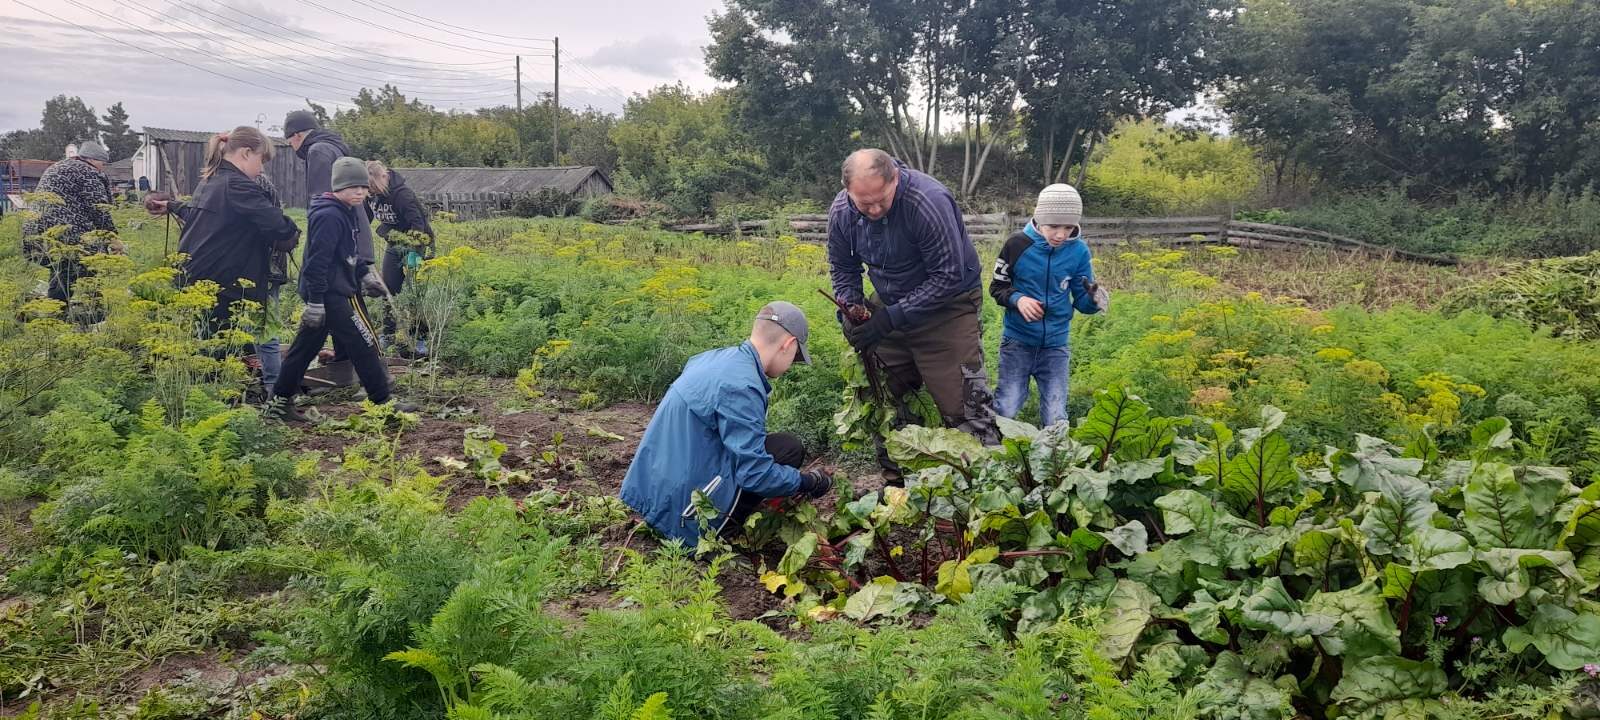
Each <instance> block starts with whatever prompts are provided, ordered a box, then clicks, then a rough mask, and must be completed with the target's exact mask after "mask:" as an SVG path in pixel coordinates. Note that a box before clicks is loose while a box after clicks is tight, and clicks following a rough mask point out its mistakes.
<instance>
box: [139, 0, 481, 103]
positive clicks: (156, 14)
mask: <svg viewBox="0 0 1600 720" xmlns="http://www.w3.org/2000/svg"><path fill="white" fill-rule="evenodd" d="M122 2H123V3H125V4H127V5H131V6H134V7H137V8H140V9H142V10H144V11H145V13H146V14H147V15H149V17H150V18H152V19H154V20H156V21H157V22H163V21H165V22H168V23H171V24H174V25H179V26H181V27H185V28H189V29H191V30H194V31H195V32H198V33H201V34H206V33H212V34H217V33H215V32H214V31H213V30H211V29H209V28H203V27H200V26H197V25H194V24H192V23H189V22H187V21H183V20H177V19H169V20H163V16H162V15H161V13H160V11H158V10H156V9H154V8H151V7H149V6H147V5H144V4H143V3H140V2H138V0H122ZM218 35H219V37H218V38H217V41H218V42H221V43H225V44H228V45H230V46H238V47H241V48H243V50H244V51H245V52H247V53H251V56H252V57H257V56H258V55H260V54H261V49H260V48H258V47H255V46H253V45H250V44H248V43H246V42H243V41H230V40H226V39H223V37H221V36H220V34H218ZM265 41H266V42H269V43H272V44H274V45H277V46H278V47H282V48H286V49H288V48H287V46H285V45H282V44H280V43H276V42H273V41H271V40H265ZM281 59H282V60H286V61H288V62H292V63H295V64H297V65H303V66H305V67H309V68H314V69H317V70H321V71H324V72H329V73H333V74H334V75H335V76H339V75H342V74H345V73H346V72H347V71H348V69H347V68H337V67H330V66H327V65H322V64H318V63H313V62H310V61H307V60H302V59H300V58H298V57H294V56H293V55H286V56H283V57H282V58H281ZM412 85H413V88H412V89H414V90H416V91H418V92H422V93H427V94H429V95H433V96H435V97H438V96H441V95H465V94H470V93H471V92H472V91H481V90H484V89H486V88H485V87H484V86H482V85H481V84H479V85H477V86H473V87H471V88H470V89H468V88H456V89H436V88H433V87H432V86H429V87H426V88H425V87H418V85H420V83H413V84H412ZM341 89H342V90H344V91H345V92H348V89H345V88H341ZM356 94H360V93H359V91H358V92H357V93H356Z"/></svg>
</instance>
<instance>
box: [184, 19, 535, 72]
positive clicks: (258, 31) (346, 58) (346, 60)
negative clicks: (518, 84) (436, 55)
mask: <svg viewBox="0 0 1600 720" xmlns="http://www.w3.org/2000/svg"><path fill="white" fill-rule="evenodd" d="M172 6H182V7H184V8H186V9H188V10H190V11H192V12H195V13H197V14H200V15H204V16H205V17H206V18H207V19H209V20H211V21H215V22H217V23H221V24H222V25H225V26H227V27H229V28H231V29H233V30H236V31H239V32H240V33H241V34H244V35H257V36H265V37H262V40H265V41H266V42H270V43H272V44H274V45H277V46H278V47H281V48H284V49H285V50H289V51H290V52H298V51H295V50H294V49H293V48H291V47H289V45H285V44H283V43H279V42H275V41H274V40H268V39H267V38H276V39H277V40H283V41H285V42H287V43H291V44H293V45H297V46H299V47H301V48H303V49H304V50H307V51H310V53H311V54H313V55H316V56H318V57H326V58H327V59H329V60H331V61H333V62H337V63H341V64H351V65H357V64H367V65H374V66H380V67H381V66H387V67H383V68H382V69H378V70H373V69H368V68H364V67H363V68H357V69H359V70H361V71H362V72H381V73H385V74H388V75H392V76H394V77H397V78H407V79H411V80H419V81H423V82H428V81H433V82H453V81H457V80H473V79H476V78H484V77H487V78H490V79H493V80H496V81H509V79H508V78H500V77H496V76H494V75H493V74H491V73H486V72H484V71H479V70H456V69H453V68H440V69H431V68H424V67H420V66H418V67H411V66H407V65H400V64H395V63H386V62H382V61H378V60H369V59H366V58H361V57H356V56H351V55H339V54H332V55H323V54H322V53H324V52H325V51H323V50H320V49H318V48H316V47H314V46H312V45H310V44H307V43H305V42H302V41H300V40H298V39H295V38H293V37H289V36H287V35H282V34H279V33H276V32H271V31H269V30H266V29H263V28H251V27H247V26H245V25H243V24H242V23H240V22H239V21H237V20H233V19H231V18H228V17H225V16H222V15H220V14H217V13H213V12H211V11H209V10H206V9H204V8H201V7H200V6H199V5H197V4H194V3H189V2H183V1H182V0H174V2H173V3H172ZM219 7H222V9H227V10H232V8H228V7H226V6H219ZM278 27H283V26H281V25H280V26H278ZM328 45H329V46H330V47H334V48H337V49H339V51H340V52H347V51H346V50H344V49H343V48H339V47H338V46H337V45H333V44H332V43H328ZM491 64H493V65H499V64H500V63H491ZM388 68H406V70H407V71H406V72H399V71H396V70H392V69H388ZM412 71H420V72H424V73H439V75H433V74H414V73H413V72H412Z"/></svg>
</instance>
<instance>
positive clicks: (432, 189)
mask: <svg viewBox="0 0 1600 720" xmlns="http://www.w3.org/2000/svg"><path fill="white" fill-rule="evenodd" d="M396 170H397V171H398V172H399V173H400V175H401V176H403V177H405V179H406V184H407V185H410V186H411V190H412V191H413V192H418V193H455V192H462V193H466V192H502V193H525V192H536V191H538V190H539V189H540V188H546V187H554V188H559V189H560V190H561V191H562V192H566V193H575V192H577V191H578V189H579V188H581V187H583V184H584V183H585V182H588V180H589V178H591V177H594V176H596V175H598V176H600V180H601V181H602V182H604V183H605V185H606V187H607V188H610V187H611V179H610V178H607V177H606V174H605V173H603V172H600V168H597V167H594V166H592V165H571V166H565V167H528V168H396Z"/></svg>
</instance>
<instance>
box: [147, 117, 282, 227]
mask: <svg viewBox="0 0 1600 720" xmlns="http://www.w3.org/2000/svg"><path fill="white" fill-rule="evenodd" d="M214 134H215V133H209V132H198V131H193V130H169V129H165V128H152V127H147V128H145V129H144V147H143V148H141V151H142V152H144V153H145V157H146V158H147V160H146V167H147V172H148V175H149V177H150V182H151V189H152V190H165V191H167V192H171V193H174V194H177V195H193V194H194V189H195V186H197V185H199V184H200V171H201V170H203V169H205V164H206V141H207V140H208V139H210V138H211V136H212V135H214ZM272 145H273V148H272V150H273V152H272V160H271V161H270V162H268V163H267V167H266V169H265V172H266V174H267V177H268V179H270V180H272V184H273V185H274V186H275V187H277V188H278V197H279V198H280V199H282V200H283V202H284V204H286V205H288V206H289V207H298V208H303V207H305V206H306V202H307V200H308V198H307V197H306V194H307V191H306V163H305V161H304V160H301V159H300V158H299V157H298V156H297V155H295V154H294V150H293V149H292V148H290V147H289V141H287V140H284V139H283V138H272Z"/></svg>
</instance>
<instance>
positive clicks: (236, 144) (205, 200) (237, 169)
mask: <svg viewBox="0 0 1600 720" xmlns="http://www.w3.org/2000/svg"><path fill="white" fill-rule="evenodd" d="M271 159H272V142H271V141H269V140H267V137H266V136H265V135H263V134H261V131H259V130H257V129H255V128H253V127H248V126H241V127H237V128H234V129H233V132H229V133H222V134H218V135H216V136H214V137H212V138H211V140H210V141H209V142H208V143H207V144H206V167H205V170H204V172H202V173H201V177H202V178H203V179H202V180H201V181H200V186H199V187H197V188H195V192H194V197H193V199H191V200H189V201H188V202H186V203H185V202H179V201H177V200H162V199H151V200H150V201H149V202H147V203H146V204H145V207H146V209H148V210H149V211H150V212H151V214H154V215H162V214H165V213H172V214H173V215H175V216H176V217H177V218H178V221H179V222H180V223H181V224H182V225H183V231H182V234H181V235H179V238H178V252H180V253H183V254H185V255H187V256H188V258H187V259H186V260H185V261H184V264H183V268H182V269H183V275H182V282H183V283H184V284H185V285H188V284H193V283H195V282H199V281H201V280H210V281H212V282H215V283H216V284H217V285H219V286H221V288H222V289H221V291H220V292H218V293H217V304H216V305H215V306H214V307H213V308H212V310H211V314H210V316H209V317H208V319H207V323H206V327H204V328H202V334H203V335H206V336H210V335H212V334H215V333H216V332H218V331H220V330H223V329H226V328H231V327H233V325H234V322H233V312H234V304H235V303H237V302H239V301H240V300H254V301H256V302H258V303H262V305H263V306H265V304H266V302H267V287H268V282H269V279H270V272H271V265H272V254H273V252H274V251H275V250H276V251H278V252H288V251H290V250H293V249H294V247H295V245H296V244H298V242H299V239H300V228H299V227H298V226H297V225H295V224H294V221H293V220H291V219H289V216H288V215H285V214H284V213H283V210H282V208H280V207H279V206H278V204H277V203H276V202H275V201H274V200H273V198H272V194H271V191H269V190H268V189H267V188H265V187H262V185H261V184H259V183H258V182H256V178H257V177H258V176H260V175H261V171H262V168H263V167H265V165H266V163H267V161H268V160H271Z"/></svg>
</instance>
